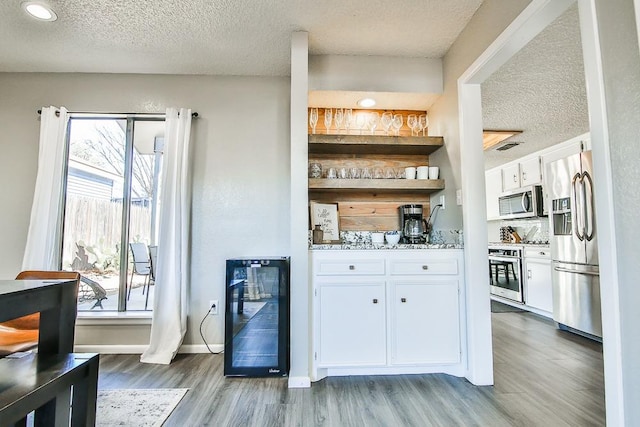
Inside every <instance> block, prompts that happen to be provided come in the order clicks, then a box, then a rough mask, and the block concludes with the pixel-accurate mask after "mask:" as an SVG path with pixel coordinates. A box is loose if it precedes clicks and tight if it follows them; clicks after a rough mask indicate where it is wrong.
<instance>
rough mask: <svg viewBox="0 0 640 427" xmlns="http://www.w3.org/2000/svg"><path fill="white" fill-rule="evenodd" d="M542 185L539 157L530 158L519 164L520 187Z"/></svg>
mask: <svg viewBox="0 0 640 427" xmlns="http://www.w3.org/2000/svg"><path fill="white" fill-rule="evenodd" d="M541 183H542V168H541V167H540V157H539V156H536V157H532V158H530V159H527V160H524V161H522V162H520V187H527V186H529V185H536V184H541Z"/></svg>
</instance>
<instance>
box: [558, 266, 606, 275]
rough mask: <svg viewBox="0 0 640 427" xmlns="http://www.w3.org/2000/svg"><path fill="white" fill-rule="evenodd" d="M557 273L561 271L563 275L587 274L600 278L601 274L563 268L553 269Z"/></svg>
mask: <svg viewBox="0 0 640 427" xmlns="http://www.w3.org/2000/svg"><path fill="white" fill-rule="evenodd" d="M553 269H554V270H555V271H561V272H563V273H575V274H585V275H587V276H599V275H600V274H599V273H595V272H593V271H584V270H571V269H570V268H562V267H553Z"/></svg>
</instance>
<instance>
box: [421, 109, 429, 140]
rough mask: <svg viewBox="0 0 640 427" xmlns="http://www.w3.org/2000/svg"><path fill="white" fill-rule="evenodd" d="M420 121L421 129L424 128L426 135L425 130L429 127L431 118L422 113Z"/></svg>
mask: <svg viewBox="0 0 640 427" xmlns="http://www.w3.org/2000/svg"><path fill="white" fill-rule="evenodd" d="M418 122H419V123H420V129H422V136H424V131H425V130H426V129H427V128H428V127H429V118H428V117H427V115H426V114H422V115H420V117H418Z"/></svg>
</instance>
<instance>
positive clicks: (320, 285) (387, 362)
mask: <svg viewBox="0 0 640 427" xmlns="http://www.w3.org/2000/svg"><path fill="white" fill-rule="evenodd" d="M310 261H311V265H312V285H313V317H312V319H313V320H312V323H313V325H312V328H311V329H312V331H313V339H312V346H313V360H314V362H313V375H312V377H313V378H314V379H319V378H321V377H324V376H327V375H329V376H330V375H354V374H363V375H364V374H392V373H427V372H447V373H452V374H457V375H458V374H462V373H463V372H464V366H463V364H462V358H461V351H462V339H461V333H462V332H461V325H463V322H462V321H461V318H463V316H464V315H463V313H462V312H461V309H460V301H461V296H460V292H461V288H460V287H461V284H462V283H463V281H462V277H463V256H462V250H460V249H426V250H425V249H423V250H366V251H365V250H346V251H345V250H312V251H310ZM345 266H346V267H345ZM349 266H353V268H349ZM357 272H359V273H357Z"/></svg>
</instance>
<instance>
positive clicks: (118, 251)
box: [61, 114, 164, 311]
mask: <svg viewBox="0 0 640 427" xmlns="http://www.w3.org/2000/svg"><path fill="white" fill-rule="evenodd" d="M163 134H164V117H161V116H140V115H135V116H134V115H88V114H75V115H72V116H71V118H70V121H69V128H68V138H67V139H68V152H67V153H68V155H67V159H66V181H65V184H66V186H65V196H64V197H65V203H64V222H63V224H64V225H63V227H64V229H63V237H62V242H61V243H62V269H64V270H75V271H78V272H80V274H81V275H82V282H81V286H80V291H79V298H78V310H114V311H115V310H117V311H127V310H150V309H151V307H153V293H154V286H153V283H154V277H153V273H154V268H153V265H152V261H155V259H154V255H155V251H156V249H157V246H156V241H157V217H158V215H157V212H159V211H158V207H159V206H158V204H159V201H158V197H157V194H158V189H159V182H158V177H159V174H160V168H161V166H162V148H163V147H162V145H163V141H164V135H163Z"/></svg>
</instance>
